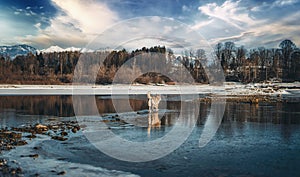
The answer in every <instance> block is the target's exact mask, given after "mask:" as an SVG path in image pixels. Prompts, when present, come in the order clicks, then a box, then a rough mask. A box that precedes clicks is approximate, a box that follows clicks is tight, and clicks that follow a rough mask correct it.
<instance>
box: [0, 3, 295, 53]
mask: <svg viewBox="0 0 300 177" xmlns="http://www.w3.org/2000/svg"><path fill="white" fill-rule="evenodd" d="M298 9H300V0H274V1H262V0H239V1H235V0H226V1H224V0H218V1H208V0H14V1H7V0H0V45H12V44H20V43H22V44H23V43H25V44H29V45H32V46H33V47H36V48H38V49H43V48H48V47H49V46H52V45H58V46H60V47H63V48H66V47H71V46H74V47H84V46H86V45H87V44H89V43H90V42H91V41H92V40H93V39H95V37H96V36H101V35H102V36H103V37H101V40H102V43H106V45H107V46H106V47H109V44H110V42H112V41H115V40H118V41H119V42H122V39H121V38H122V37H124V40H130V39H129V38H128V36H132V33H134V34H138V33H140V34H142V33H143V32H144V31H147V30H149V29H151V30H150V31H155V32H158V33H159V32H161V33H170V34H172V33H174V34H176V36H177V37H178V38H180V37H181V36H182V37H184V36H185V35H186V34H181V33H184V32H183V30H178V28H181V27H182V24H184V25H185V27H186V28H189V29H191V30H193V31H195V32H197V33H198V34H199V35H201V36H203V38H205V39H206V40H207V41H208V43H209V44H211V45H215V44H216V43H218V42H224V41H233V42H235V43H236V44H237V45H244V46H246V47H248V48H252V47H259V46H265V47H278V44H279V43H280V42H281V41H282V40H284V39H291V40H292V41H293V42H294V43H295V44H296V45H297V46H300V21H299V19H300V10H298ZM149 16H156V17H151V18H146V19H145V18H143V17H149ZM137 17H142V18H137ZM163 17H164V18H165V17H166V18H167V19H170V20H173V21H175V22H176V23H178V24H181V26H180V25H176V23H175V22H174V23H170V21H168V20H167V21H166V20H161V19H162V18H163ZM132 18H135V19H136V20H133V21H130V19H132ZM149 19H150V20H149ZM128 20H129V23H126V21H128ZM124 21H125V22H124ZM165 23H170V24H167V25H166V24H165ZM135 29H136V31H135ZM175 30H177V31H176V32H174V31H175ZM107 31H114V33H112V34H114V35H107ZM115 34H119V35H115ZM116 36H117V37H116ZM173 37H174V35H173ZM116 38H117V39H116ZM133 41H135V42H136V43H137V44H139V45H143V41H140V40H133ZM148 41H149V40H148ZM132 43H134V42H132ZM149 43H155V40H152V41H151V42H149ZM181 45H184V44H181ZM103 47H105V46H103Z"/></svg>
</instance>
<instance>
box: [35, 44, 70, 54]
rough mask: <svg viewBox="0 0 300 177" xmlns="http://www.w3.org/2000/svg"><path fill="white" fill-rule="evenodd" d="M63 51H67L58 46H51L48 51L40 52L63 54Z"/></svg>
mask: <svg viewBox="0 0 300 177" xmlns="http://www.w3.org/2000/svg"><path fill="white" fill-rule="evenodd" d="M63 51H65V50H64V49H63V48H61V47H59V46H57V45H55V46H51V47H49V48H47V49H42V50H40V52H42V53H53V52H63Z"/></svg>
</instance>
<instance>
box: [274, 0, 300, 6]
mask: <svg viewBox="0 0 300 177" xmlns="http://www.w3.org/2000/svg"><path fill="white" fill-rule="evenodd" d="M297 2H299V1H298V0H277V1H275V2H274V3H273V6H278V7H281V6H287V5H293V4H295V3H297Z"/></svg>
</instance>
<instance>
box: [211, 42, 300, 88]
mask: <svg viewBox="0 0 300 177" xmlns="http://www.w3.org/2000/svg"><path fill="white" fill-rule="evenodd" d="M215 52H216V56H217V58H218V60H219V62H221V65H222V68H223V70H224V73H225V76H226V80H227V81H241V82H246V83H247V82H260V81H266V80H270V79H277V80H278V81H282V82H293V81H300V50H299V48H297V46H296V45H295V43H294V42H292V41H291V40H288V39H286V40H283V41H282V42H281V43H280V44H279V48H272V49H267V48H265V47H258V48H255V49H250V50H247V49H246V48H245V47H244V46H240V47H236V46H235V44H234V43H233V42H225V43H219V44H217V45H216V46H215Z"/></svg>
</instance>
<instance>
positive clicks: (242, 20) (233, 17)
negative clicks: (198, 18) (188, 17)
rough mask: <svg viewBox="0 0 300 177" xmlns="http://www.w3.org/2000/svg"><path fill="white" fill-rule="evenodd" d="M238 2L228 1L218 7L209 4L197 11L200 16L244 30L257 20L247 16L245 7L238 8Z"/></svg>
mask: <svg viewBox="0 0 300 177" xmlns="http://www.w3.org/2000/svg"><path fill="white" fill-rule="evenodd" d="M240 2H241V1H240V0H239V1H236V2H233V1H231V0H228V1H225V2H224V3H223V4H222V5H221V6H218V5H217V4H216V3H209V4H206V5H204V6H200V7H199V8H198V9H199V11H200V12H201V13H202V14H204V15H207V16H209V17H210V18H217V19H221V20H223V21H225V22H226V23H228V24H230V25H232V26H233V27H235V28H238V29H244V28H246V27H247V25H249V24H250V25H254V24H256V23H257V20H255V19H252V18H251V17H250V16H249V14H248V13H247V12H248V11H249V10H248V9H247V8H246V7H243V6H240Z"/></svg>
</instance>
